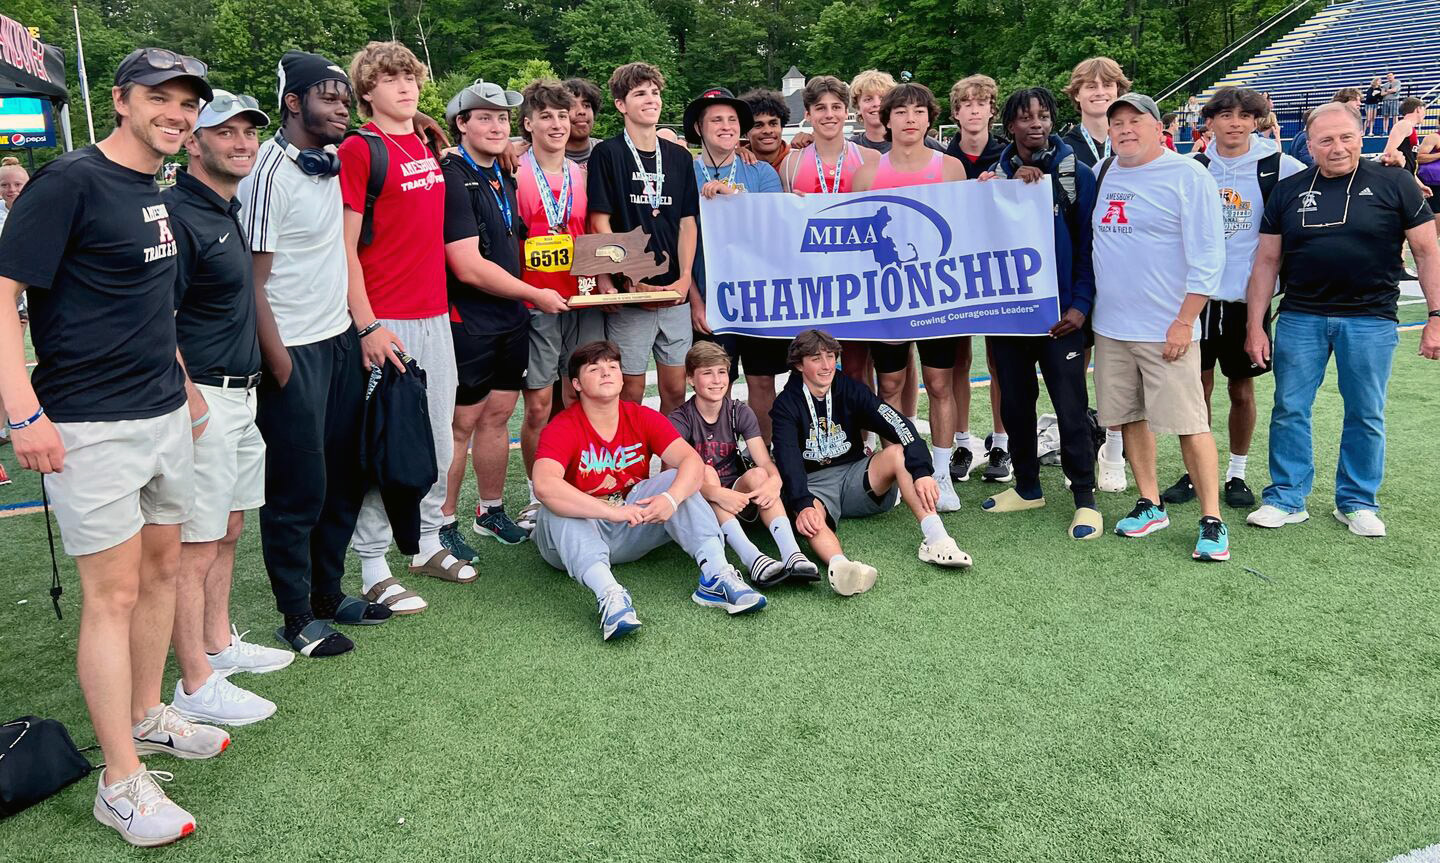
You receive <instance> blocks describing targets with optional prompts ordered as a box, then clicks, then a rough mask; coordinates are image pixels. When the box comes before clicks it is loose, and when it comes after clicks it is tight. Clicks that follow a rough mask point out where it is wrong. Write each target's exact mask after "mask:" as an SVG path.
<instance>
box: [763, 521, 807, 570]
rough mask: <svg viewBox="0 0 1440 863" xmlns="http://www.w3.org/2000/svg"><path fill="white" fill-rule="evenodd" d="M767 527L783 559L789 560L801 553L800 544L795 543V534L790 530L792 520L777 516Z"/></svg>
mask: <svg viewBox="0 0 1440 863" xmlns="http://www.w3.org/2000/svg"><path fill="white" fill-rule="evenodd" d="M766 527H768V528H770V535H771V536H772V537H774V538H775V547H776V548H778V549H780V556H781V557H783V558H785V559H786V560H789V559H790V558H791V556H793V555H797V554H799V553H800V543H798V542H796V541H795V532H794V531H793V530H791V529H790V519H788V518H786V517H785V516H783V515H777V516H775V520H774V521H772V522H770V523H769V524H768V525H766Z"/></svg>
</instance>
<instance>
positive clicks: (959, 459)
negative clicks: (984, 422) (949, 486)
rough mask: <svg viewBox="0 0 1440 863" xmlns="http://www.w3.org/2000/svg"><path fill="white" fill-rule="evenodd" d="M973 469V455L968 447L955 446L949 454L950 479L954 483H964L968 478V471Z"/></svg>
mask: <svg viewBox="0 0 1440 863" xmlns="http://www.w3.org/2000/svg"><path fill="white" fill-rule="evenodd" d="M974 468H975V453H973V452H971V451H970V447H968V446H957V447H955V451H954V452H953V453H951V454H950V479H952V480H954V481H955V482H965V481H966V480H968V479H969V478H970V471H971V470H973V469H974Z"/></svg>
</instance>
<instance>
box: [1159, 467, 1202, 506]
mask: <svg viewBox="0 0 1440 863" xmlns="http://www.w3.org/2000/svg"><path fill="white" fill-rule="evenodd" d="M1160 499H1161V500H1163V501H1164V502H1166V503H1169V504H1176V503H1189V502H1190V501H1192V500H1194V499H1195V483H1193V482H1191V481H1190V474H1188V473H1182V474H1180V478H1179V479H1177V480H1175V484H1174V485H1172V486H1170V487H1169V488H1167V489H1165V490H1164V491H1163V492H1161V493H1160Z"/></svg>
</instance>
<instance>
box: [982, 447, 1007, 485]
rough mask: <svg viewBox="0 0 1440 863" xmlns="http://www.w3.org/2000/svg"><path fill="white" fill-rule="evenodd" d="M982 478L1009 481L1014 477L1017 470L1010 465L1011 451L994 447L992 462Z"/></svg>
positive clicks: (991, 456) (987, 480) (989, 480)
mask: <svg viewBox="0 0 1440 863" xmlns="http://www.w3.org/2000/svg"><path fill="white" fill-rule="evenodd" d="M980 478H981V479H983V480H984V481H985V482H1009V481H1010V480H1012V479H1014V478H1015V471H1014V470H1012V469H1011V467H1010V453H1008V452H1006V451H1005V450H1003V449H1001V448H1000V447H998V446H997V447H993V448H992V449H991V450H990V464H989V465H988V466H987V467H986V468H985V474H984V476H982V477H980Z"/></svg>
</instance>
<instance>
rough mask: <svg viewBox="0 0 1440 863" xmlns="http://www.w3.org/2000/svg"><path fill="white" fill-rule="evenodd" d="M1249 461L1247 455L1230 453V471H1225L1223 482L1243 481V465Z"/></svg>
mask: <svg viewBox="0 0 1440 863" xmlns="http://www.w3.org/2000/svg"><path fill="white" fill-rule="evenodd" d="M1249 461H1250V456H1249V455H1248V454H1246V455H1236V454H1235V453H1233V452H1232V453H1230V469H1229V470H1227V471H1225V481H1226V482H1229V481H1230V480H1232V479H1239V480H1242V481H1243V480H1244V479H1245V465H1246V464H1247V463H1248V462H1249Z"/></svg>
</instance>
